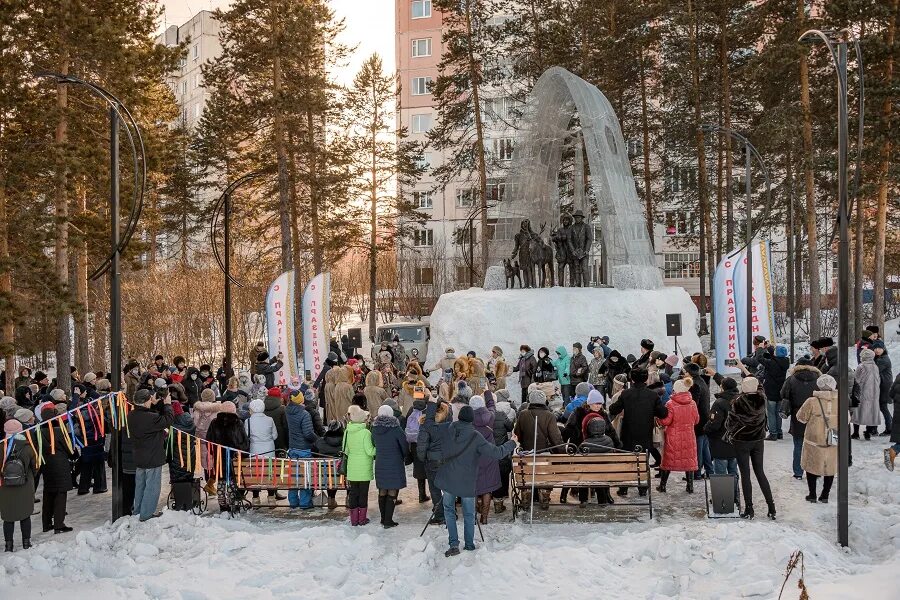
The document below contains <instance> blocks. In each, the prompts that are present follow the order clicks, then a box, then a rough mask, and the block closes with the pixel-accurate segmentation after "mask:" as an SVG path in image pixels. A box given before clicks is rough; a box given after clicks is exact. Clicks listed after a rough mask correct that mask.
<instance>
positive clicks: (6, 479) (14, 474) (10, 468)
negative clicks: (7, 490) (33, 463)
mask: <svg viewBox="0 0 900 600" xmlns="http://www.w3.org/2000/svg"><path fill="white" fill-rule="evenodd" d="M0 479H2V480H3V486H4V487H21V486H23V485H25V483H26V482H27V481H28V472H27V471H26V470H25V463H24V462H22V459H21V458H19V457H18V456H17V455H15V454H10V456H9V458H7V459H6V463H4V465H3V474H2V477H0Z"/></svg>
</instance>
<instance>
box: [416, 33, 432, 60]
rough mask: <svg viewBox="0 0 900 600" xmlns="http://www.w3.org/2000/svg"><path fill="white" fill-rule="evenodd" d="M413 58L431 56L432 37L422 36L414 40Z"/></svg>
mask: <svg viewBox="0 0 900 600" xmlns="http://www.w3.org/2000/svg"><path fill="white" fill-rule="evenodd" d="M412 55H413V58H421V57H422V56H431V38H420V39H417V40H413V41H412Z"/></svg>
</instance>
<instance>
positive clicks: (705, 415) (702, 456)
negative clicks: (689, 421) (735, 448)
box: [684, 362, 713, 479]
mask: <svg viewBox="0 0 900 600" xmlns="http://www.w3.org/2000/svg"><path fill="white" fill-rule="evenodd" d="M684 370H685V372H687V374H688V375H689V376H690V377H691V380H692V381H693V382H694V383H693V385H691V390H690V391H691V397H692V398H693V399H694V402H695V403H696V404H697V414H698V415H699V416H700V421H699V422H698V423H697V425H696V426H695V427H694V435H695V436H696V438H697V465H698V467H697V471H696V472H695V473H694V479H699V478H700V477H701V476H702V473H701V470H702V469H704V468H705V469H706V475H707V477H708V476H709V475H710V473H712V470H713V464H712V454H710V451H709V439H708V438H707V437H706V433H705V432H704V431H703V428H704V427H706V421H707V420H709V405H710V396H709V386H708V385H706V381H705V380H704V379H703V377H702V375H703V370H702V369H701V368H700V365H699V364H697V363H695V362H689V363H686V364H685V366H684Z"/></svg>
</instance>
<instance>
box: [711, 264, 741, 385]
mask: <svg viewBox="0 0 900 600" xmlns="http://www.w3.org/2000/svg"><path fill="white" fill-rule="evenodd" d="M740 256H742V255H741V254H734V255H731V256H724V257H722V260H721V261H720V262H719V265H718V266H717V267H716V271H715V275H714V277H713V290H712V292H713V326H714V331H713V335H714V336H715V341H716V371H718V372H719V373H722V374H727V373H738V372H739V369H738V368H737V367H729V366H726V364H725V361H726V360H729V361H731V360H740V359H741V353H740V345H739V344H740V342H739V329H740V328H739V327H738V322H737V306H736V304H737V299H736V298H735V292H734V267H735V266H736V265H737V262H738V259H739V257H740Z"/></svg>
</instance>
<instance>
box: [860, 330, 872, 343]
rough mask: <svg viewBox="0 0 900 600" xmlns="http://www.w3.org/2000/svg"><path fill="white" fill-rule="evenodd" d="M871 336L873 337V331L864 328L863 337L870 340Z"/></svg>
mask: <svg viewBox="0 0 900 600" xmlns="http://www.w3.org/2000/svg"><path fill="white" fill-rule="evenodd" d="M871 337H872V332H871V331H869V330H868V329H863V330H862V339H864V340H868V339H870V338H871Z"/></svg>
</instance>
